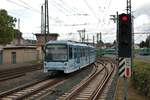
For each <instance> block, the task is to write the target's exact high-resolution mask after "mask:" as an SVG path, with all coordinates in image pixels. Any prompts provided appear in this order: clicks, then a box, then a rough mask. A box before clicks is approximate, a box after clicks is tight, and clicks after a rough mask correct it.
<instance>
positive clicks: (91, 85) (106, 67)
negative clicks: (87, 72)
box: [58, 62, 114, 100]
mask: <svg viewBox="0 0 150 100" xmlns="http://www.w3.org/2000/svg"><path fill="white" fill-rule="evenodd" d="M113 71H114V67H112V65H111V63H108V64H106V63H105V64H104V63H100V62H98V69H97V71H96V72H95V73H94V74H93V75H91V76H90V77H89V78H88V79H86V80H83V81H82V82H81V83H80V84H78V85H77V86H75V87H74V88H72V89H71V90H70V91H69V92H67V93H65V94H64V95H62V96H61V97H59V98H58V100H95V99H98V98H99V97H100V96H99V95H100V94H101V93H102V91H103V89H104V87H105V85H106V84H107V81H108V80H109V78H110V77H111V75H112V73H113Z"/></svg>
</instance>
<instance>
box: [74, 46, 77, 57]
mask: <svg viewBox="0 0 150 100" xmlns="http://www.w3.org/2000/svg"><path fill="white" fill-rule="evenodd" d="M74 58H77V49H76V48H74Z"/></svg>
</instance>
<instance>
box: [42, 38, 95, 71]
mask: <svg viewBox="0 0 150 100" xmlns="http://www.w3.org/2000/svg"><path fill="white" fill-rule="evenodd" d="M44 48H45V60H44V72H48V71H63V72H64V73H71V72H74V71H76V70H80V69H81V68H83V67H85V66H87V65H89V64H92V63H93V62H95V58H96V50H95V48H94V47H93V46H90V45H87V44H83V43H77V42H71V41H61V40H56V41H49V42H48V43H46V44H45V47H44Z"/></svg>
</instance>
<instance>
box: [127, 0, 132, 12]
mask: <svg viewBox="0 0 150 100" xmlns="http://www.w3.org/2000/svg"><path fill="white" fill-rule="evenodd" d="M127 14H131V0H127Z"/></svg>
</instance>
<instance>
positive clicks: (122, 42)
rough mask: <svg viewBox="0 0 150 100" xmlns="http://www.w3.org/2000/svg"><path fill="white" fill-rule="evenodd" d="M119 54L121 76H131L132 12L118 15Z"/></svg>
mask: <svg viewBox="0 0 150 100" xmlns="http://www.w3.org/2000/svg"><path fill="white" fill-rule="evenodd" d="M118 21H119V23H118V42H119V43H118V56H119V76H120V77H131V56H132V24H131V14H124V13H122V14H120V15H119V17H118Z"/></svg>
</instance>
